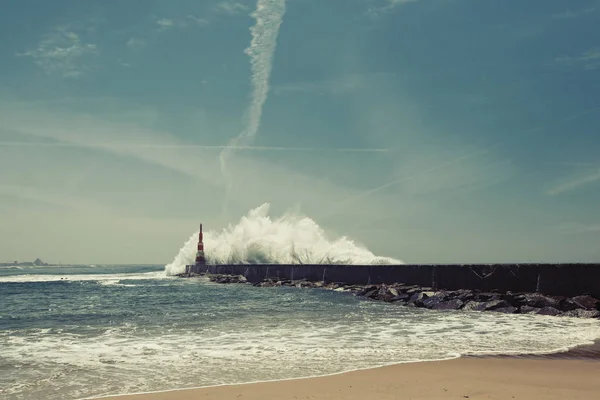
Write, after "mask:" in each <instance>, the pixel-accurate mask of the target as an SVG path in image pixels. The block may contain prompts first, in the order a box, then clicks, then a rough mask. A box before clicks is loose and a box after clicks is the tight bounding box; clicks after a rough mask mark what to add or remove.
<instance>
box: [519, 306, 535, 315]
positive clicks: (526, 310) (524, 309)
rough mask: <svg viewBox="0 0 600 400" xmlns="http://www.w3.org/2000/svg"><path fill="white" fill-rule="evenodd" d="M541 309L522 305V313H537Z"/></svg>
mask: <svg viewBox="0 0 600 400" xmlns="http://www.w3.org/2000/svg"><path fill="white" fill-rule="evenodd" d="M539 310H540V309H539V308H537V307H531V306H521V314H537V312H538V311H539Z"/></svg>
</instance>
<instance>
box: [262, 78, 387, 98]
mask: <svg viewBox="0 0 600 400" xmlns="http://www.w3.org/2000/svg"><path fill="white" fill-rule="evenodd" d="M390 77H391V74H343V75H340V76H337V77H334V78H331V79H325V80H321V81H313V82H293V83H287V84H281V85H277V86H273V94H275V95H282V94H286V93H314V94H321V95H324V94H330V95H343V94H347V93H352V92H355V91H357V90H361V89H364V88H367V87H369V86H370V85H371V83H372V82H373V80H376V79H381V78H390Z"/></svg>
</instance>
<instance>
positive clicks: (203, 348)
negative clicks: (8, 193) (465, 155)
mask: <svg viewBox="0 0 600 400" xmlns="http://www.w3.org/2000/svg"><path fill="white" fill-rule="evenodd" d="M0 305H1V306H0V398H2V399H49V400H51V399H82V398H90V397H97V396H105V395H110V394H121V393H139V392H151V391H161V390H169V389H177V388H190V387H199V386H212V385H222V384H231V383H242V382H255V381H265V380H279V379H287V378H297V377H306V376H315V375H326V374H334V373H339V372H342V371H348V370H356V369H362V368H369V367H376V366H382V365H388V364H392V363H400V362H413V361H429V360H439V359H448V358H454V357H458V356H459V355H468V354H497V353H502V354H529V353H550V352H556V351H559V350H564V349H567V348H571V347H574V346H577V345H581V344H587V343H591V342H592V341H593V340H594V339H596V338H599V337H600V322H599V321H597V320H586V319H576V318H558V317H547V316H539V315H504V314H499V313H493V312H485V313H480V312H462V311H434V310H425V309H415V308H407V307H402V306H399V305H395V304H387V303H382V302H374V301H368V300H365V299H362V298H357V297H354V296H352V295H349V294H346V293H339V292H335V291H326V290H320V289H296V288H289V287H271V288H257V287H253V286H250V285H219V284H215V283H211V282H208V280H205V279H203V278H194V279H183V278H175V277H172V276H167V274H166V273H165V267H164V266H131V265H129V266H78V267H18V268H17V267H0Z"/></svg>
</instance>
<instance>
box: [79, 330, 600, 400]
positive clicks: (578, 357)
mask: <svg viewBox="0 0 600 400" xmlns="http://www.w3.org/2000/svg"><path fill="white" fill-rule="evenodd" d="M556 362H558V363H565V365H566V364H569V368H567V371H574V370H575V369H576V368H575V367H578V368H581V367H584V368H585V367H586V366H587V367H589V366H593V369H594V374H599V373H600V338H598V339H596V340H595V341H594V343H593V344H583V345H578V346H575V347H573V348H570V349H568V350H565V351H556V352H551V353H543V354H535V353H534V354H480V355H479V354H476V355H460V356H456V357H448V358H444V359H437V360H419V361H404V362H395V363H391V364H385V365H380V366H375V367H368V368H361V369H353V370H346V371H341V372H335V373H332V374H326V375H315V376H306V377H297V378H286V379H276V380H264V381H254V382H241V383H231V384H220V385H207V386H198V387H190V388H176V389H168V390H159V391H152V392H140V393H124V394H115V395H109V396H100V397H85V398H81V399H77V400H103V399H106V400H166V399H177V400H187V399H190V400H191V399H201V398H202V399H206V398H211V399H212V398H215V399H217V398H219V399H220V398H230V394H228V393H229V392H238V391H244V392H246V391H250V392H253V390H254V389H252V387H255V388H262V387H264V386H265V385H266V386H272V385H275V386H290V385H291V386H297V385H299V384H300V383H299V382H303V381H315V380H318V381H322V380H331V379H332V378H334V380H335V378H338V379H339V378H340V377H348V379H349V380H353V376H354V375H357V374H359V375H363V374H367V375H372V374H376V373H377V372H378V371H381V372H386V373H393V372H392V371H393V370H397V371H400V372H402V373H405V372H407V371H405V370H420V369H424V370H431V371H434V370H436V369H438V368H439V369H445V368H446V366H448V368H450V369H453V368H456V367H459V366H464V365H469V364H470V363H474V364H475V367H476V368H482V367H484V368H485V367H486V366H490V365H495V366H496V367H498V365H500V366H501V364H502V363H507V364H510V369H511V370H514V369H515V368H516V367H519V365H518V364H519V363H524V364H529V365H527V367H529V366H534V365H535V364H537V368H538V369H539V368H540V366H541V365H550V364H549V363H556ZM451 364H452V366H451ZM454 364H456V365H454ZM422 378H426V377H425V376H423V377H422ZM342 379H346V378H342ZM350 387H352V386H350ZM248 388H250V389H248ZM594 390H598V391H600V381H599V382H598V383H597V385H596V386H595V387H594ZM221 392H223V393H221ZM365 395H366V394H363V396H365ZM207 396H208V397H207ZM213 396H216V397H213ZM238 397H240V396H238ZM469 397H470V396H469V395H463V398H469ZM256 398H257V399H259V398H261V397H256ZM269 398H271V397H269ZM282 398H283V397H282ZM286 398H287V397H286ZM290 398H291V397H290ZM296 398H298V397H294V399H296ZM317 398H319V397H317ZM323 398H324V399H325V398H327V399H329V398H330V397H323ZM384 398H385V397H384ZM392 398H394V399H396V397H392ZM542 398H544V399H546V398H549V397H540V399H542ZM557 398H560V397H557ZM582 399H583V398H582ZM586 399H587V398H586Z"/></svg>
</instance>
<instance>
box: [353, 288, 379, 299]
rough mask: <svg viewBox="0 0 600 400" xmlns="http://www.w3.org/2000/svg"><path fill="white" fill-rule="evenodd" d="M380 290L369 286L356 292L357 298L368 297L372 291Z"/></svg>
mask: <svg viewBox="0 0 600 400" xmlns="http://www.w3.org/2000/svg"><path fill="white" fill-rule="evenodd" d="M376 289H377V290H378V289H379V288H378V287H377V286H375V285H367V286H365V287H364V288H362V289H361V290H359V291H358V292H356V295H357V296H366V297H368V296H367V293H369V292H371V291H372V290H376Z"/></svg>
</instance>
